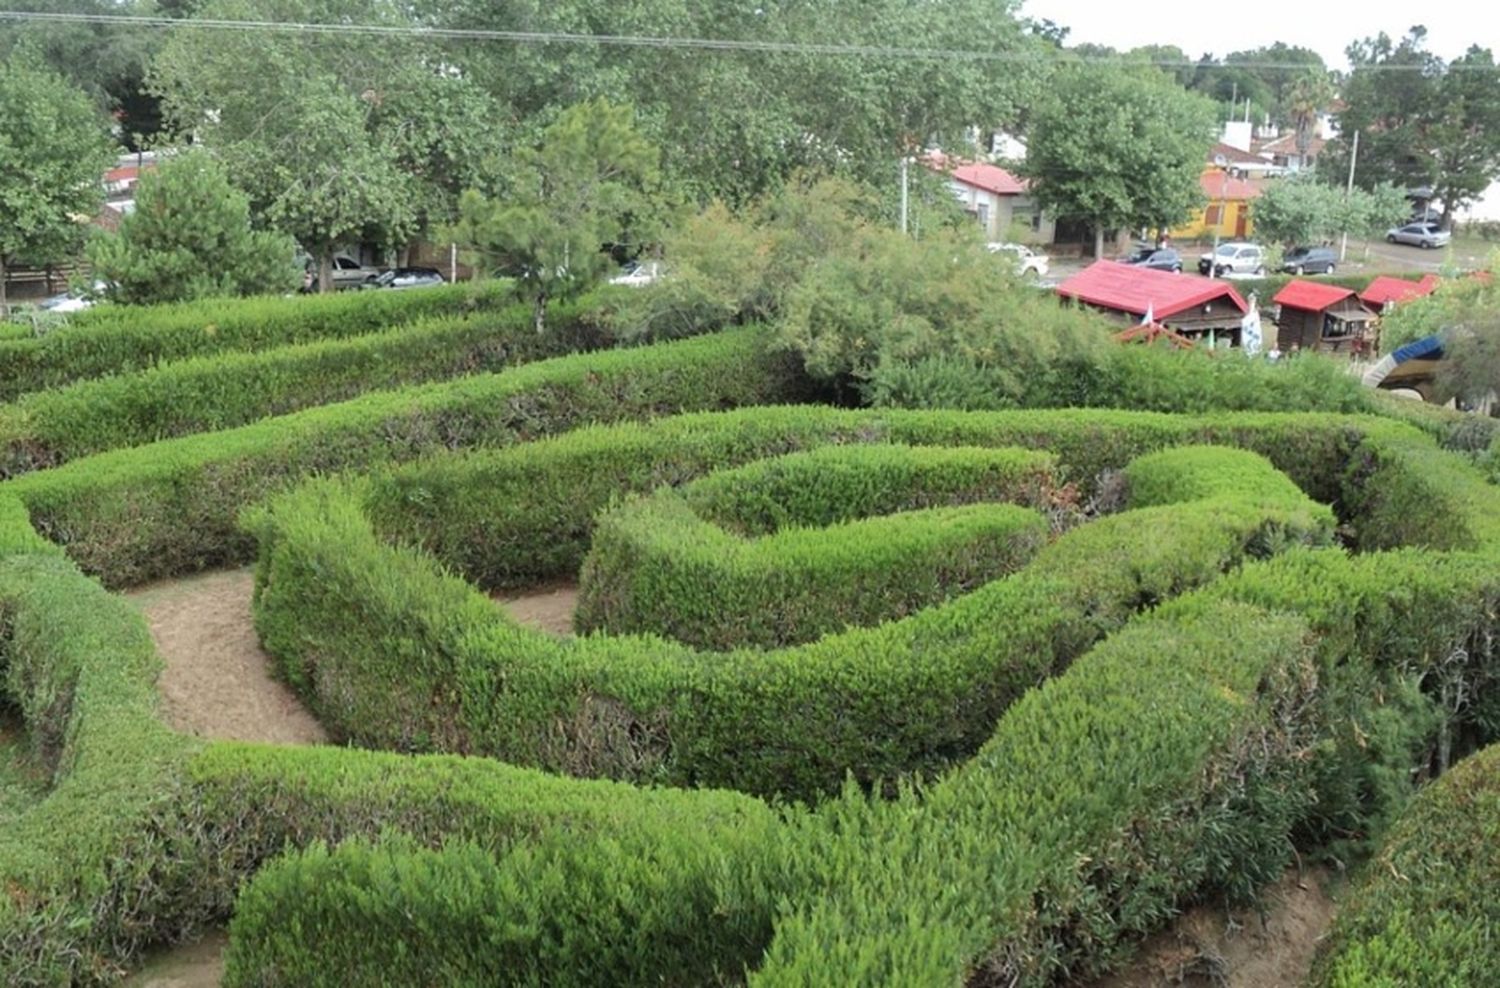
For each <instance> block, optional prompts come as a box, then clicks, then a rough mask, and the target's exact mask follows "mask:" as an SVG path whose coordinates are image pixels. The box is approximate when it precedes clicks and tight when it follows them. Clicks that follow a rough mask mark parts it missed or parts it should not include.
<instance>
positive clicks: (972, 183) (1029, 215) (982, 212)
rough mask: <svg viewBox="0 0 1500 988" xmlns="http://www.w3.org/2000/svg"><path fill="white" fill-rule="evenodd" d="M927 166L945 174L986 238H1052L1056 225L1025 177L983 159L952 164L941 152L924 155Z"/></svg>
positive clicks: (1037, 241) (1042, 241)
mask: <svg viewBox="0 0 1500 988" xmlns="http://www.w3.org/2000/svg"><path fill="white" fill-rule="evenodd" d="M927 164H928V167H930V168H933V169H934V170H936V171H941V172H945V173H947V175H948V184H949V187H951V188H952V190H953V194H954V195H955V196H957V197H958V201H959V202H960V203H962V204H963V207H964V209H965V210H967V211H968V212H969V213H970V214H972V215H973V217H974V218H975V219H976V220H978V221H979V225H980V226H981V227H983V228H984V236H985V239H986V240H990V241H999V240H1011V239H1018V240H1020V241H1021V242H1023V243H1032V244H1047V243H1051V242H1052V238H1053V235H1054V233H1055V225H1054V223H1053V221H1052V219H1051V218H1050V217H1047V216H1044V215H1042V211H1041V207H1039V206H1038V205H1037V203H1036V200H1035V199H1033V198H1032V197H1031V194H1030V192H1029V190H1028V186H1027V182H1026V180H1025V179H1022V178H1018V177H1016V176H1015V175H1013V174H1011V173H1010V172H1009V171H1006V170H1005V169H1004V168H1001V167H1000V166H999V165H991V164H988V163H986V162H969V163H964V164H955V163H953V162H950V161H948V160H947V159H946V158H944V157H943V156H942V155H938V154H934V155H931V156H930V157H929V158H928V159H927Z"/></svg>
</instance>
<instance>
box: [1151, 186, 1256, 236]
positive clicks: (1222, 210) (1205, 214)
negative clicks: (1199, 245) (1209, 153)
mask: <svg viewBox="0 0 1500 988" xmlns="http://www.w3.org/2000/svg"><path fill="white" fill-rule="evenodd" d="M1198 184H1199V185H1201V186H1202V187H1203V195H1204V197H1205V198H1207V200H1208V202H1207V204H1206V205H1205V206H1204V207H1203V209H1202V210H1200V211H1199V212H1198V213H1197V214H1195V215H1194V216H1193V218H1192V219H1190V220H1188V222H1186V223H1184V224H1182V225H1181V226H1178V227H1175V228H1173V229H1172V231H1171V236H1172V239H1173V240H1212V239H1213V238H1214V233H1215V232H1216V231H1217V233H1218V236H1219V239H1220V240H1244V239H1246V238H1247V237H1249V236H1250V235H1251V234H1252V233H1254V232H1255V224H1254V223H1253V222H1252V221H1251V218H1250V204H1251V203H1252V202H1254V201H1255V199H1256V198H1258V197H1259V196H1260V193H1261V188H1262V184H1261V182H1260V181H1257V180H1255V179H1248V178H1234V177H1233V176H1231V175H1229V174H1228V173H1226V172H1224V171H1223V170H1222V169H1219V168H1206V169H1204V171H1203V174H1202V175H1200V176H1198Z"/></svg>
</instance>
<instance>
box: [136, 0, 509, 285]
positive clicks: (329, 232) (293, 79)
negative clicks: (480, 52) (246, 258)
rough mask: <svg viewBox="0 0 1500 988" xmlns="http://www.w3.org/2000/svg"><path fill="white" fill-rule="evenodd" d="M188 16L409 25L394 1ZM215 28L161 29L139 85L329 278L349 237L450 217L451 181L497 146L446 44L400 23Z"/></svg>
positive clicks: (241, 3) (396, 241)
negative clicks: (324, 28) (380, 31)
mask: <svg viewBox="0 0 1500 988" xmlns="http://www.w3.org/2000/svg"><path fill="white" fill-rule="evenodd" d="M199 13H200V16H202V17H206V18H218V19H227V20H258V21H259V20H265V21H273V22H312V23H338V22H348V21H356V22H359V23H364V24H371V25H377V26H382V27H388V28H392V29H400V28H405V27H411V26H413V24H414V21H413V14H412V10H411V8H410V6H409V5H407V4H404V3H400V2H399V0H360V2H358V3H357V4H355V5H353V6H351V5H350V4H348V3H339V2H335V0H208V2H207V3H205V4H204V5H203V6H202V7H201V9H200V11H199ZM226 37H235V36H232V35H226V34H225V33H224V32H222V31H218V30H214V29H208V28H204V29H199V30H182V31H178V32H176V33H174V34H173V36H172V37H171V39H170V40H169V41H168V42H167V43H166V44H165V45H163V47H162V50H161V51H160V52H159V54H158V55H157V57H156V59H155V61H154V62H153V65H152V73H151V84H152V86H153V87H154V89H155V91H157V92H158V93H160V94H161V96H162V99H163V104H164V107H165V109H166V111H167V113H168V116H169V119H170V120H171V121H172V122H173V123H174V124H175V126H176V127H178V128H179V129H180V130H182V131H183V132H186V133H191V134H194V135H196V136H197V138H198V139H199V140H201V141H202V142H204V143H206V144H208V145H209V146H210V147H212V148H213V149H214V150H215V151H216V152H218V153H220V154H221V156H222V157H223V159H224V160H225V161H232V162H234V169H233V175H234V177H235V180H236V182H237V183H238V184H239V185H240V186H241V187H243V188H244V189H245V190H246V191H247V192H248V193H249V194H250V197H251V202H252V206H253V207H254V209H255V212H256V214H257V215H258V216H260V217H262V218H263V219H265V220H267V221H269V222H271V223H273V224H275V225H276V226H277V228H278V229H281V230H284V231H285V232H287V233H290V234H292V235H293V236H295V237H296V238H297V239H298V241H299V242H301V244H302V245H303V246H304V247H305V248H306V249H308V250H309V251H310V252H312V253H313V254H314V255H315V256H317V257H318V258H319V263H320V278H319V282H320V285H321V286H322V287H323V288H324V289H325V290H326V289H327V288H328V287H329V284H330V282H331V267H330V265H331V259H332V254H333V251H334V249H335V247H337V246H338V245H339V244H340V243H343V242H345V241H347V240H350V239H361V240H366V241H372V242H374V243H376V244H378V245H381V246H383V247H386V248H390V249H399V248H400V247H402V246H404V245H405V244H406V243H407V242H408V241H409V240H410V239H411V238H412V237H414V236H417V235H420V234H422V233H423V232H424V231H426V230H428V229H432V228H435V227H438V226H441V225H444V224H446V223H448V222H450V221H451V220H452V219H453V217H454V216H455V215H456V208H457V198H458V193H459V191H460V190H461V189H464V188H467V187H469V186H472V185H474V184H475V183H476V182H477V181H478V180H479V177H480V175H481V174H483V173H484V171H485V170H486V169H487V168H488V167H490V166H491V165H492V164H493V162H494V160H495V159H496V158H497V157H498V156H499V154H500V153H501V148H502V142H501V135H502V134H503V132H504V121H503V117H502V115H501V114H500V113H499V112H497V109H496V107H495V105H494V103H493V102H492V101H491V100H490V98H489V97H488V96H487V95H486V94H485V93H484V92H483V91H482V90H481V89H480V88H479V87H478V86H476V85H475V84H474V83H473V81H472V80H471V79H470V78H468V76H467V75H466V74H465V73H464V71H463V69H462V67H461V66H460V65H457V64H455V63H454V62H453V61H452V60H451V59H450V58H449V56H448V53H447V52H446V51H445V50H444V49H442V48H440V47H438V46H437V45H435V44H434V43H431V42H428V41H426V40H425V39H422V38H420V37H415V36H412V35H407V34H403V33H401V32H400V31H399V30H396V31H393V32H392V33H389V34H384V35H366V34H361V35H347V34H325V33H321V32H312V33H305V34H304V33H295V34H283V33H262V34H257V35H256V37H255V43H254V44H253V45H246V44H225V43H224V42H225V39H226Z"/></svg>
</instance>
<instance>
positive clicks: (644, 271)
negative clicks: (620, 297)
mask: <svg viewBox="0 0 1500 988" xmlns="http://www.w3.org/2000/svg"><path fill="white" fill-rule="evenodd" d="M661 276H662V269H661V262H660V261H631V262H630V263H629V264H628V265H626V266H625V270H624V272H623V273H621V274H617V275H615V276H614V277H613V278H611V279H609V283H610V284H611V285H628V286H630V287H631V288H641V287H644V286H646V285H650V284H654V283H655V282H656V281H658V280H659V279H660V278H661Z"/></svg>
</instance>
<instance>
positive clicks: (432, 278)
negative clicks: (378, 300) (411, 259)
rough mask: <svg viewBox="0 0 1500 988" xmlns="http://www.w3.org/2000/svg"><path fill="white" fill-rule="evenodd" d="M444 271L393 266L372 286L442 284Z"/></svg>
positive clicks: (406, 286)
mask: <svg viewBox="0 0 1500 988" xmlns="http://www.w3.org/2000/svg"><path fill="white" fill-rule="evenodd" d="M442 283H443V273H442V272H441V271H439V270H438V269H437V268H392V269H391V270H389V271H385V272H382V273H381V274H380V275H379V276H377V277H376V278H375V279H374V280H373V281H371V282H369V287H371V288H421V287H423V286H426V285H441V284H442Z"/></svg>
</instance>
